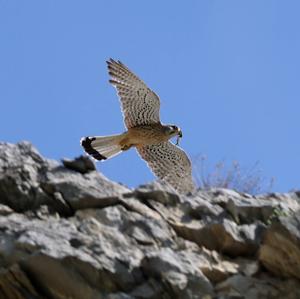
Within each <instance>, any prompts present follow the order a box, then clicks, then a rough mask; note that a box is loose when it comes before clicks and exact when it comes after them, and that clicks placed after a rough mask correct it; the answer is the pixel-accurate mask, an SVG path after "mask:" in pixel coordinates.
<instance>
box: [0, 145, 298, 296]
mask: <svg viewBox="0 0 300 299" xmlns="http://www.w3.org/2000/svg"><path fill="white" fill-rule="evenodd" d="M299 207H300V194H299V193H297V192H294V193H287V194H266V195H260V196H256V197H253V196H250V195H248V194H240V193H237V192H235V191H232V190H225V189H213V190H208V191H198V192H197V194H195V195H193V196H184V195H179V194H176V193H174V191H172V190H171V189H169V188H167V187H165V186H163V185H160V184H157V183H153V184H150V185H145V186H141V187H140V188H137V189H136V190H130V189H129V188H126V187H124V186H122V185H119V184H117V183H114V182H111V181H109V180H108V179H107V178H105V177H104V176H103V175H102V174H100V173H98V172H97V171H96V170H95V167H94V164H93V162H91V161H90V160H88V159H87V158H86V157H79V158H76V159H75V160H67V159H65V160H63V164H60V163H58V162H56V161H51V160H48V159H45V158H43V157H42V156H41V155H40V154H39V153H38V152H37V150H36V149H34V148H33V146H32V145H31V144H29V143H26V142H23V143H19V144H16V145H12V144H7V143H0V235H1V238H0V263H1V271H0V298H1V299H2V298H8V299H15V298H21V299H23V298H24V299H25V298H26V299H29V298H30V299H32V298H45V299H48V298H51V299H53V298H54V299H56V298H57V299H62V298H74V299H77V298H78V299H79V298H80V299H82V298H87V299H98V298H99V299H102V298H111V299H119V298H124V299H131V298H149V299H150V298H151V299H152V298H153V299H156V298H157V299H159V298H170V299H171V298H180V299H181V298H183V299H184V298H195V299H196V298H204V299H209V298H211V299H212V298H220V299H221V298H247V299H252V298H253V299H255V298H300V291H299V290H300V282H299V280H300V270H299V269H300V235H299V228H300V224H299V223H300V214H299Z"/></svg>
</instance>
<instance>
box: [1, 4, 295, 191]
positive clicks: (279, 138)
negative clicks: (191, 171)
mask: <svg viewBox="0 0 300 299" xmlns="http://www.w3.org/2000/svg"><path fill="white" fill-rule="evenodd" d="M299 12H300V1H297V0H295V1H276V0H265V1H261V0H251V1H240V0H236V1H230V0H229V1H222V0H219V1H213V0H206V1H199V0H194V1H140V0H139V1H138V0H134V1H133V0H131V1H100V0H97V1H74V0H72V1H71V0H69V1H66V0H64V1H40V0H36V1H34V0H31V1H13V0H12V1H11V0H0V40H1V44H0V101H1V117H0V133H1V134H0V140H2V141H8V142H13V143H15V142H18V141H21V140H29V141H31V142H32V143H33V144H34V145H35V146H36V147H37V148H38V149H39V151H40V152H41V153H42V154H43V155H45V156H47V157H50V158H54V159H60V158H62V157H69V158H71V157H75V156H78V155H80V154H82V149H81V147H80V145H79V139H80V138H81V137H82V136H87V135H90V136H91V135H106V134H114V133H118V132H122V131H124V127H123V120H122V118H121V112H120V108H119V102H118V98H117V96H116V93H115V90H114V88H113V87H112V86H111V85H110V84H109V83H108V75H107V70H106V64H105V61H106V59H108V58H109V57H113V58H115V59H119V60H121V61H122V62H124V63H125V64H127V65H128V66H129V68H130V69H132V70H133V71H134V72H136V73H137V74H138V75H139V76H140V77H141V78H142V79H143V80H144V81H145V82H146V83H147V84H148V85H149V87H150V88H152V89H153V90H154V91H155V92H156V93H157V94H158V95H159V96H160V98H161V101H162V105H161V108H162V110H161V116H162V121H163V122H165V123H174V124H177V125H179V126H180V127H181V128H182V130H183V134H184V138H183V140H182V141H181V146H182V147H183V148H184V149H186V151H187V152H188V153H189V155H190V156H191V157H194V156H196V155H197V154H205V155H207V156H208V159H209V163H211V164H214V163H216V162H218V161H220V160H222V159H226V160H227V161H232V160H237V161H239V162H240V163H241V164H242V166H244V167H250V166H252V165H253V164H254V163H255V162H256V161H259V162H260V167H261V169H262V173H263V175H264V176H265V177H266V178H270V177H275V179H276V181H275V185H274V190H275V191H288V190H290V189H293V188H298V189H299V188H300V138H299V127H300V120H299V113H300V33H299V32H300V18H299ZM98 169H99V170H100V171H102V172H103V173H104V174H105V175H106V176H107V177H109V178H110V179H113V180H116V181H119V182H122V183H124V184H127V185H129V186H136V185H138V184H141V183H145V182H147V181H150V180H152V179H153V176H152V174H151V172H150V171H149V170H148V168H147V167H146V164H145V163H144V162H143V161H142V160H140V158H139V157H138V155H137V154H136V152H135V150H131V151H129V152H126V153H123V154H122V155H120V156H118V157H116V158H114V159H111V160H109V161H106V162H105V163H101V164H100V163H98Z"/></svg>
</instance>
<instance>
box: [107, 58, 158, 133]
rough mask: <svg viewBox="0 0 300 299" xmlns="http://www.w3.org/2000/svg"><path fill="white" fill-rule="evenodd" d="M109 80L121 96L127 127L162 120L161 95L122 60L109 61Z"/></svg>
mask: <svg viewBox="0 0 300 299" xmlns="http://www.w3.org/2000/svg"><path fill="white" fill-rule="evenodd" d="M107 66H108V72H109V75H110V76H111V79H110V80H109V82H110V83H111V84H112V85H114V86H115V87H116V89H117V92H118V95H119V96H120V101H121V106H122V111H123V116H124V122H125V125H126V127H127V128H128V129H129V128H132V127H135V126H137V125H149V124H153V123H158V122H160V119H159V107H160V101H159V97H158V96H157V95H156V94H155V93H154V92H153V91H152V90H150V89H149V88H148V87H147V85H146V84H145V83H144V82H143V81H142V80H140V79H139V78H138V77H137V76H136V75H135V74H133V73H132V72H131V71H130V70H129V69H128V68H127V67H126V66H125V65H124V64H122V63H121V62H120V61H118V62H116V61H114V60H113V59H110V60H109V61H107Z"/></svg>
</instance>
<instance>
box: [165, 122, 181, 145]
mask: <svg viewBox="0 0 300 299" xmlns="http://www.w3.org/2000/svg"><path fill="white" fill-rule="evenodd" d="M165 133H166V134H167V135H168V136H169V138H172V137H176V136H177V141H176V145H178V143H179V139H180V138H182V131H181V129H180V128H178V127H177V126H174V125H167V126H165Z"/></svg>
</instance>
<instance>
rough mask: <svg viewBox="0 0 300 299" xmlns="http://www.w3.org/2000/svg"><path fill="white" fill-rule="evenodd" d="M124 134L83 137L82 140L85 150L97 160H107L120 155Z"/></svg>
mask: <svg viewBox="0 0 300 299" xmlns="http://www.w3.org/2000/svg"><path fill="white" fill-rule="evenodd" d="M122 139H123V134H120V135H112V136H94V137H83V138H81V140H80V144H81V146H82V147H83V148H84V150H85V151H86V152H87V153H88V154H89V155H91V156H92V157H93V158H95V159H96V160H106V159H109V158H111V157H113V156H116V155H118V154H119V153H120V152H121V151H122V149H121V145H120V141H121V140H122Z"/></svg>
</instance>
